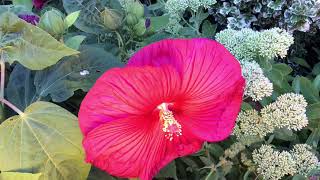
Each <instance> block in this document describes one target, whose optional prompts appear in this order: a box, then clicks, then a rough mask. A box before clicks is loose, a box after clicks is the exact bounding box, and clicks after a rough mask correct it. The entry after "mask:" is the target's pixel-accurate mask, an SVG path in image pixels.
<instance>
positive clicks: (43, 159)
mask: <svg viewBox="0 0 320 180" xmlns="http://www.w3.org/2000/svg"><path fill="white" fill-rule="evenodd" d="M81 141H82V135H81V132H80V128H79V126H78V121H77V117H76V116H74V115H73V114H71V113H70V112H68V111H67V110H65V109H63V108H61V107H59V106H57V105H55V104H53V103H49V102H41V101H38V102H35V103H33V104H31V105H30V106H29V107H27V108H26V110H25V111H24V113H23V115H21V116H19V115H17V116H13V117H11V118H9V119H7V120H6V121H4V122H3V123H2V124H1V125H0V169H1V170H2V171H23V172H29V173H43V175H44V180H52V179H54V180H70V179H77V180H85V179H86V178H87V176H88V173H89V169H90V166H89V165H88V164H86V163H85V162H84V152H83V150H82V146H81Z"/></svg>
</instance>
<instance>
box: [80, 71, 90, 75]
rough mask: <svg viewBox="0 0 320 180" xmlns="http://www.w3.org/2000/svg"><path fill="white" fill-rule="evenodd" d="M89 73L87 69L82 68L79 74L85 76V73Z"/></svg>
mask: <svg viewBox="0 0 320 180" xmlns="http://www.w3.org/2000/svg"><path fill="white" fill-rule="evenodd" d="M89 74H90V72H89V71H88V70H82V71H80V75H81V76H85V75H89Z"/></svg>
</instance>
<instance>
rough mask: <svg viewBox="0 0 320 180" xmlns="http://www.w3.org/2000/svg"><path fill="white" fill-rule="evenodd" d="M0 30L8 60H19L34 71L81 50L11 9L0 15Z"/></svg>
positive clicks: (0, 38)
mask: <svg viewBox="0 0 320 180" xmlns="http://www.w3.org/2000/svg"><path fill="white" fill-rule="evenodd" d="M0 32H1V33H0V34H2V36H0V48H1V49H3V50H4V51H5V52H6V54H7V57H8V58H7V61H9V62H10V63H13V62H14V61H18V62H20V63H21V64H22V65H24V66H25V67H27V68H29V69H32V70H40V69H44V68H46V67H48V66H51V65H54V64H56V63H57V62H58V61H59V60H60V59H61V58H62V57H65V56H69V55H74V54H77V53H78V51H76V50H74V49H71V48H68V47H67V46H65V45H64V44H63V43H60V42H59V41H57V40H56V39H54V38H53V37H52V36H51V35H50V34H48V33H47V32H45V31H44V30H42V29H40V28H38V27H36V26H33V25H31V24H29V23H27V22H25V21H23V20H21V19H20V18H18V17H17V16H16V15H14V14H12V13H9V12H6V13H3V14H2V15H1V16H0Z"/></svg>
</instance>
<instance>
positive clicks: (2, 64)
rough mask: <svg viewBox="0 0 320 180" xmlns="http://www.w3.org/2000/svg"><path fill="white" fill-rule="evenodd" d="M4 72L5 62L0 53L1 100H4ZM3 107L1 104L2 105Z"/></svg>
mask: <svg viewBox="0 0 320 180" xmlns="http://www.w3.org/2000/svg"><path fill="white" fill-rule="evenodd" d="M5 70H6V66H5V62H4V59H3V51H1V55H0V71H1V72H0V73H1V75H0V76H1V77H0V81H1V82H0V98H1V99H3V98H4V83H5ZM2 105H3V104H2Z"/></svg>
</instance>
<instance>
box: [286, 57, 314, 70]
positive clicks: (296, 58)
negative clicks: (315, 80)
mask: <svg viewBox="0 0 320 180" xmlns="http://www.w3.org/2000/svg"><path fill="white" fill-rule="evenodd" d="M291 61H293V62H295V63H297V64H299V65H301V66H303V67H306V68H308V69H310V68H311V67H310V65H309V64H308V63H307V61H306V60H305V59H303V58H298V57H294V58H292V59H291Z"/></svg>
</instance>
